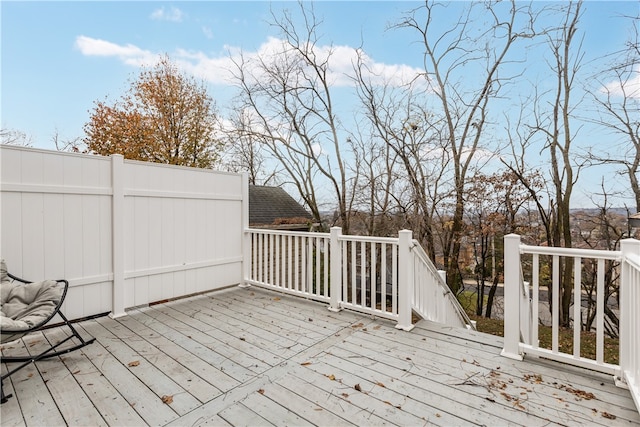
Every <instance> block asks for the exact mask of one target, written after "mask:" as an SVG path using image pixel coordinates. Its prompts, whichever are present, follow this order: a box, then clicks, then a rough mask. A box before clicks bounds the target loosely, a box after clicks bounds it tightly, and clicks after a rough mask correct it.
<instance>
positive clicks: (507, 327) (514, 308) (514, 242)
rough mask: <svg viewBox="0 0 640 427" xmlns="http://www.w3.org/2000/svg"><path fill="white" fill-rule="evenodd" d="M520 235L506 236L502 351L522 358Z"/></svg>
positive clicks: (508, 355) (503, 354) (506, 354)
mask: <svg viewBox="0 0 640 427" xmlns="http://www.w3.org/2000/svg"><path fill="white" fill-rule="evenodd" d="M519 290H520V236H519V235H517V234H508V235H506V236H504V348H503V349H502V352H501V353H500V354H501V355H502V356H504V357H508V358H510V359H516V360H522V359H523V357H522V354H521V353H520V295H519Z"/></svg>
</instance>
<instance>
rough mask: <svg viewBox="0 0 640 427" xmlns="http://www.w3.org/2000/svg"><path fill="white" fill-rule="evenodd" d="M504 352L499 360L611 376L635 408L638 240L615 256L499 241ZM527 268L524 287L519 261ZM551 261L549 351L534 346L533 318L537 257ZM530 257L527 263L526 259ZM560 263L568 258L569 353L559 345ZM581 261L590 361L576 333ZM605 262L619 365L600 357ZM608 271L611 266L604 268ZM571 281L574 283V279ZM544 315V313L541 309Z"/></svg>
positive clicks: (639, 402) (639, 378) (639, 366)
mask: <svg viewBox="0 0 640 427" xmlns="http://www.w3.org/2000/svg"><path fill="white" fill-rule="evenodd" d="M504 242H505V244H504V253H505V259H504V265H505V267H504V282H505V283H504V307H505V308H504V349H503V350H502V355H503V356H505V357H509V358H513V359H520V360H521V359H522V358H523V356H524V355H525V354H528V355H534V356H539V357H544V358H547V359H552V360H556V361H561V362H564V363H568V364H571V365H575V366H580V367H583V368H587V369H592V370H596V371H600V372H603V373H607V374H611V375H614V376H615V378H616V382H617V383H618V384H624V385H625V386H626V387H628V388H629V389H630V390H631V392H632V395H633V397H634V400H635V402H636V406H637V407H638V408H640V313H639V308H640V241H637V240H633V239H627V240H624V241H623V242H622V244H621V250H620V251H602V250H590V249H569V248H552V247H541V246H529V245H524V244H521V242H520V236H518V235H515V234H510V235H508V236H505V239H504ZM523 256H526V257H527V259H526V260H527V261H530V263H531V272H530V277H527V278H530V279H531V281H530V284H529V283H528V282H525V281H524V277H523V273H522V271H523V269H522V262H523V259H522V257H523ZM541 256H543V257H548V258H550V259H551V292H552V294H551V295H552V300H551V328H552V342H551V348H550V349H547V348H541V347H540V346H539V343H538V323H539V322H538V319H539V318H540V311H539V310H540V301H539V290H540V257H541ZM529 257H530V258H529ZM562 258H570V259H572V260H573V262H572V263H567V264H566V265H571V264H572V265H573V271H572V273H573V276H572V277H573V295H574V298H576V297H575V296H576V295H579V296H580V297H579V298H580V299H577V300H574V301H575V302H577V303H574V304H573V308H572V312H571V319H572V320H573V352H572V353H571V354H569V353H565V352H563V351H561V349H560V346H559V331H560V328H559V323H560V315H559V308H560V294H561V289H562V283H561V280H562V278H561V277H560V276H561V275H560V264H561V259H562ZM585 260H593V262H595V264H596V266H597V270H596V307H595V310H596V316H595V322H594V323H595V335H596V353H595V358H591V357H586V356H585V355H584V354H581V351H580V350H581V346H580V341H581V329H582V319H583V311H584V307H583V305H582V303H581V296H582V294H583V283H582V270H583V267H584V261H585ZM606 263H615V264H616V265H615V266H614V267H615V268H619V269H620V275H619V283H618V285H619V292H620V297H619V300H620V306H619V311H620V313H619V334H618V335H619V348H620V350H619V351H620V357H619V363H620V364H619V365H616V364H611V363H607V362H605V358H604V348H605V344H604V341H605V339H604V334H605V328H604V306H605V304H606V303H607V301H605V294H606V293H605V270H606ZM609 267H612V265H609ZM576 278H577V280H576ZM543 309H544V310H547V308H543Z"/></svg>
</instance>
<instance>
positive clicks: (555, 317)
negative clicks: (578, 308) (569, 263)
mask: <svg viewBox="0 0 640 427" xmlns="http://www.w3.org/2000/svg"><path fill="white" fill-rule="evenodd" d="M552 274H553V275H552V279H551V280H552V282H551V286H552V292H553V298H552V300H553V302H552V304H553V308H552V312H553V314H552V315H551V316H552V320H551V323H552V325H553V328H552V332H551V335H552V341H551V351H553V352H554V353H557V352H558V331H559V329H558V328H559V321H560V315H559V313H560V257H559V256H558V255H554V256H553V273H552Z"/></svg>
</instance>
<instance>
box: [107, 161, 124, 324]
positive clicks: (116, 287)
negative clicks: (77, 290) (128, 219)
mask: <svg viewBox="0 0 640 427" xmlns="http://www.w3.org/2000/svg"><path fill="white" fill-rule="evenodd" d="M111 190H112V193H111V227H112V235H111V254H112V257H113V258H112V263H113V265H112V268H113V288H112V294H111V297H112V301H111V313H110V314H109V316H111V317H112V318H116V317H121V316H124V315H126V314H127V313H126V312H125V311H124V309H125V308H126V306H127V304H126V292H125V289H124V259H125V252H124V251H125V249H124V239H125V236H124V157H123V156H122V155H120V154H112V155H111Z"/></svg>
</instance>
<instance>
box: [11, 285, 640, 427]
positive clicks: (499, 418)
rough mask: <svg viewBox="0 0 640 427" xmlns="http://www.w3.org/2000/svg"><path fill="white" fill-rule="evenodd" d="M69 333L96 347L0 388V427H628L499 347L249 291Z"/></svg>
mask: <svg viewBox="0 0 640 427" xmlns="http://www.w3.org/2000/svg"><path fill="white" fill-rule="evenodd" d="M79 325H80V327H81V328H82V329H83V330H84V332H86V333H87V334H91V335H93V336H95V337H96V338H97V342H95V343H94V344H92V345H90V346H88V347H85V348H84V349H82V350H80V351H77V352H75V353H70V354H68V355H66V356H64V357H63V358H62V361H60V360H58V359H56V360H49V361H43V362H39V363H38V364H37V366H34V365H31V366H29V367H28V368H25V369H23V370H22V371H19V372H18V373H16V374H14V375H13V376H12V377H11V378H10V380H7V381H5V392H8V393H13V394H14V397H13V398H11V399H10V400H9V401H8V402H7V403H5V404H4V405H2V406H1V407H0V421H1V424H2V426H13V425H28V426H42V425H47V426H54V425H65V424H67V425H91V426H98V425H113V426H126V425H153V426H164V425H176V426H191V425H204V424H207V425H238V426H240V425H277V426H283V425H296V426H298V425H300V426H302V425H330V426H338V425H359V426H364V425H367V426H368V425H384V424H387V425H402V426H421V425H443V426H450V425H491V426H498V425H526V426H542V425H570V426H574V425H606V426H614V425H640V414H639V413H638V411H637V410H636V408H635V406H634V404H633V401H632V399H631V396H630V394H629V392H628V391H627V390H624V389H619V388H616V387H615V386H614V385H613V382H612V379H611V378H609V377H607V376H603V375H600V374H596V373H593V372H589V371H584V370H580V369H575V368H569V367H566V366H564V365H560V364H557V363H552V362H546V361H541V360H525V361H523V362H518V361H513V360H510V359H505V358H502V357H500V356H499V353H500V350H501V347H502V345H501V338H499V337H494V336H490V335H485V334H480V333H474V332H469V331H466V330H462V329H452V328H446V327H442V326H439V325H435V324H431V323H428V322H425V321H421V322H420V323H418V325H417V326H416V328H415V329H414V330H413V331H412V332H404V331H400V330H397V329H395V328H394V325H393V323H392V322H390V321H387V320H380V319H373V318H371V317H369V316H364V315H359V314H355V313H351V312H347V311H342V312H340V313H332V312H329V311H328V310H327V307H326V306H325V305H322V304H317V303H313V302H310V301H306V300H303V299H299V298H292V297H288V296H284V295H280V294H276V293H272V292H269V291H265V290H260V289H257V288H249V289H240V288H232V289H227V290H224V291H219V292H215V293H210V294H206V295H202V296H198V297H191V298H187V299H182V300H178V301H172V302H169V303H166V304H159V305H154V306H152V307H148V308H141V309H134V310H131V311H129V315H128V316H125V317H123V318H119V319H117V320H114V319H111V318H108V317H103V318H99V319H94V320H89V321H84V322H82V323H80V324H79ZM60 334H61V331H60V329H55V328H54V329H50V330H47V331H46V333H45V334H44V335H43V334H39V335H34V336H31V337H29V338H28V339H26V349H25V348H24V347H23V348H22V349H20V348H19V347H22V345H19V344H14V345H11V344H9V345H5V346H4V349H3V352H5V353H6V354H14V353H15V352H17V351H19V350H22V351H25V350H37V349H38V348H39V347H41V346H42V345H43V344H44V340H45V339H54V338H55V337H56V336H59V335H60ZM2 369H3V370H4V369H6V366H3V367H2Z"/></svg>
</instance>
